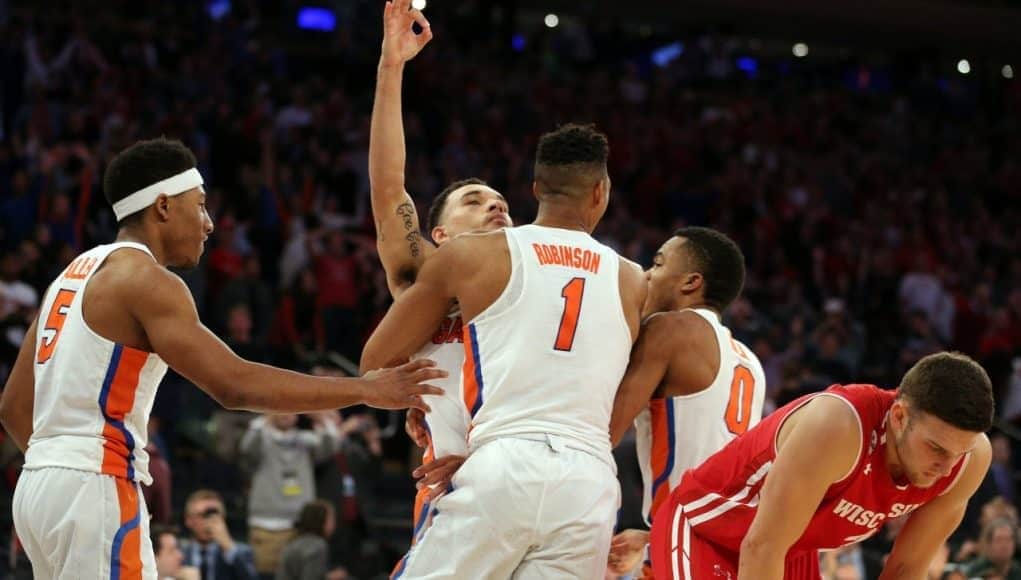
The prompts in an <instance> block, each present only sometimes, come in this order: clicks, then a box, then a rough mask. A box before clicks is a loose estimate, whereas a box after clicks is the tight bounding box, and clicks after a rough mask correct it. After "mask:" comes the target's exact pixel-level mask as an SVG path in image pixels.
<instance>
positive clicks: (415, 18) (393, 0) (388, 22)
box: [379, 0, 433, 66]
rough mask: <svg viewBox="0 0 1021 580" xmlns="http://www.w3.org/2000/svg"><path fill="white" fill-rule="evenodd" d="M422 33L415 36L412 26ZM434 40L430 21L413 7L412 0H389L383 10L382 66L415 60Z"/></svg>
mask: <svg viewBox="0 0 1021 580" xmlns="http://www.w3.org/2000/svg"><path fill="white" fill-rule="evenodd" d="M415 23H418V25H419V26H420V27H421V28H422V31H421V32H419V33H418V34H415V31H414V30H413V29H412V25H413V24H415ZM432 38H433V32H432V28H430V27H429V21H428V20H426V18H425V15H424V14H422V11H421V10H418V9H416V8H412V7H411V0H389V1H388V2H387V3H386V8H384V9H383V51H382V55H381V56H380V60H379V62H380V65H382V66H394V65H400V64H404V63H406V62H408V61H409V60H411V59H413V58H415V55H417V54H418V53H419V51H421V50H422V49H423V48H425V45H427V44H429V41H430V40H432Z"/></svg>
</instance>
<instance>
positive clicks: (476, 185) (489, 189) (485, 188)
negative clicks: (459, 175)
mask: <svg viewBox="0 0 1021 580" xmlns="http://www.w3.org/2000/svg"><path fill="white" fill-rule="evenodd" d="M465 191H487V192H489V193H492V194H494V195H500V192H499V191H497V190H495V189H493V188H492V187H489V186H488V185H482V184H481V183H469V184H468V185H462V186H461V187H458V188H457V189H455V190H454V191H451V192H450V197H457V194H459V193H461V192H465ZM500 197H503V196H502V195H501V196H500Z"/></svg>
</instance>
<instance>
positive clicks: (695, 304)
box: [674, 300, 723, 319]
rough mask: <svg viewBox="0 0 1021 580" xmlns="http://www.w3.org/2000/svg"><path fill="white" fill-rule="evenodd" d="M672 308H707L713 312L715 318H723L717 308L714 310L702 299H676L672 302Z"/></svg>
mask: <svg viewBox="0 0 1021 580" xmlns="http://www.w3.org/2000/svg"><path fill="white" fill-rule="evenodd" d="M674 310H708V311H710V312H712V313H713V314H715V315H716V318H719V319H722V318H723V316H722V315H721V314H720V311H719V310H716V309H715V308H713V307H712V306H710V305H709V304H707V303H706V302H704V301H702V300H678V301H677V303H676V304H674Z"/></svg>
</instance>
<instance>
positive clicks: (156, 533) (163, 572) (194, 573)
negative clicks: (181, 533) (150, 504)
mask: <svg viewBox="0 0 1021 580" xmlns="http://www.w3.org/2000/svg"><path fill="white" fill-rule="evenodd" d="M149 536H150V538H151V539H152V549H153V552H154V553H155V554H156V574H157V577H158V578H159V580H165V579H169V580H199V579H200V578H201V575H200V574H199V569H198V568H195V567H192V566H185V565H184V554H183V553H182V552H181V548H180V547H179V546H178V545H177V529H176V528H173V527H169V526H166V525H163V524H154V525H153V526H152V528H151V529H150V530H149Z"/></svg>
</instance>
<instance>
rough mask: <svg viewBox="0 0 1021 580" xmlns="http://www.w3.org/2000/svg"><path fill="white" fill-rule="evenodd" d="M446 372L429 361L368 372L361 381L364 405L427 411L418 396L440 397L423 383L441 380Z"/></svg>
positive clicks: (439, 389)
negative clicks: (362, 382) (364, 383)
mask: <svg viewBox="0 0 1021 580" xmlns="http://www.w3.org/2000/svg"><path fill="white" fill-rule="evenodd" d="M446 376H447V371H444V370H440V369H438V368H436V363H435V362H433V361H431V360H429V359H418V360H414V361H411V362H409V363H407V364H403V365H401V366H399V367H393V368H389V369H379V370H375V371H369V372H367V373H365V374H364V375H363V376H362V380H363V381H365V382H366V383H367V384H366V388H365V397H364V401H365V404H366V405H368V406H370V407H376V408H377V409H407V408H408V407H414V408H416V409H421V410H423V411H425V412H429V410H430V409H429V405H426V404H425V401H423V400H422V395H442V394H443V389H441V388H439V387H434V386H432V385H427V384H423V383H426V382H427V381H431V380H433V379H442V378H444V377H446Z"/></svg>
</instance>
